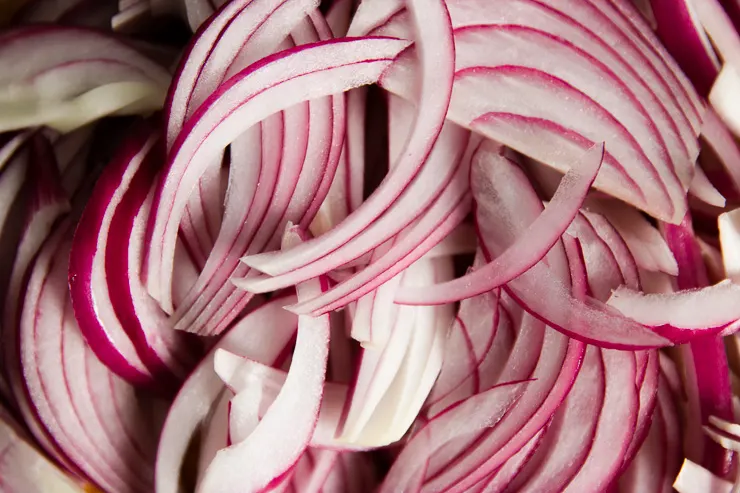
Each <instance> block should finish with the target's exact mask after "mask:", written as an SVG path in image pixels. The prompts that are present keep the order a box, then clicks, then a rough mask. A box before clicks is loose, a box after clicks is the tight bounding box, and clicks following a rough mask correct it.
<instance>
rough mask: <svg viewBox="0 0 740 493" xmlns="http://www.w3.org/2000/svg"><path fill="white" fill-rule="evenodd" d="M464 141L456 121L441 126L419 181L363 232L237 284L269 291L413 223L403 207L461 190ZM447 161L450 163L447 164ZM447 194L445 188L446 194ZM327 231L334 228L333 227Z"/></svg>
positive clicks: (367, 247) (365, 248)
mask: <svg viewBox="0 0 740 493" xmlns="http://www.w3.org/2000/svg"><path fill="white" fill-rule="evenodd" d="M466 144H467V132H465V131H464V130H463V129H461V128H460V127H457V126H456V125H452V124H450V125H446V126H445V127H444V128H443V129H442V132H441V133H440V135H439V137H438V139H437V142H436V143H435V146H434V148H433V149H432V151H431V153H430V154H429V157H428V159H427V161H426V163H425V164H424V167H423V168H422V169H421V170H420V171H419V174H418V175H417V180H419V183H420V184H423V185H419V186H416V187H409V188H408V189H407V190H406V191H405V192H404V193H402V194H401V196H400V197H399V198H398V200H397V201H396V202H395V203H394V204H393V205H392V206H390V207H389V209H388V210H387V211H386V213H385V214H383V215H382V216H381V217H379V218H378V219H377V220H376V221H375V222H374V223H373V224H371V225H369V226H368V227H367V228H366V229H365V230H364V231H363V232H361V233H359V234H357V235H356V236H355V237H354V238H352V239H350V240H349V241H347V242H346V243H345V244H343V245H342V246H340V247H339V248H337V249H335V250H334V251H333V252H331V255H325V256H324V257H322V258H320V259H318V260H316V261H313V262H311V263H310V264H308V265H306V266H304V267H299V268H297V269H294V270H291V271H290V272H287V273H285V274H283V275H281V276H275V277H271V278H252V279H247V280H244V281H239V282H238V285H239V287H241V288H242V289H246V290H248V291H251V292H255V293H262V292H269V291H274V290H276V289H280V288H283V287H286V286H291V285H293V284H295V283H296V282H300V281H301V280H304V279H307V278H311V277H313V276H315V275H318V274H319V273H325V272H328V271H330V270H331V269H335V268H338V267H341V266H342V265H344V264H346V263H348V262H350V261H352V260H355V259H356V258H357V257H359V256H360V255H363V254H366V253H367V252H369V251H370V250H371V249H373V248H376V247H378V246H380V245H381V244H382V243H383V242H384V241H386V239H387V238H388V237H389V236H388V235H390V236H393V235H395V234H397V233H399V232H401V230H402V229H403V228H404V227H406V226H407V225H409V224H410V223H413V221H414V219H415V218H414V217H413V216H409V215H408V213H407V211H409V210H411V209H413V208H414V207H418V210H419V211H422V213H423V212H426V211H425V209H428V208H430V207H431V206H432V204H434V203H435V202H436V201H438V200H440V198H441V193H444V192H442V190H445V189H447V188H450V189H452V188H455V189H456V192H457V194H458V195H462V194H463V193H464V183H463V182H462V180H461V178H463V174H467V173H465V171H466V169H467V168H466V165H467V163H466V162H464V159H463V154H464V151H465V146H466ZM450 163H454V164H453V165H451V164H450ZM449 194H450V193H449V192H448V193H447V195H449ZM402 215H405V216H407V218H406V219H400V218H401V216H402ZM331 231H334V229H332V230H331ZM430 233H431V231H428V232H426V234H430ZM332 234H333V233H332ZM426 234H425V236H426ZM268 255H269V254H268ZM253 258H261V256H258V257H246V258H245V259H244V261H245V262H246V263H247V264H251V263H252V259H253ZM258 268H259V267H258Z"/></svg>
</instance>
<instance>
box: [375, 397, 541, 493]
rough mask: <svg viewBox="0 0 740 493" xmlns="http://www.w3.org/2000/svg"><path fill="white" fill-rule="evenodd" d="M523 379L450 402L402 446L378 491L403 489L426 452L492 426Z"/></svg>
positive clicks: (421, 466) (386, 492) (422, 468)
mask: <svg viewBox="0 0 740 493" xmlns="http://www.w3.org/2000/svg"><path fill="white" fill-rule="evenodd" d="M526 388H527V382H511V383H505V384H500V385H498V386H496V387H493V388H492V389H490V390H488V391H486V392H483V393H481V394H478V395H476V396H473V397H470V398H469V399H467V400H464V401H462V402H460V403H457V404H454V405H452V406H450V407H449V408H447V409H445V410H444V411H443V412H442V413H440V414H439V415H437V416H436V417H435V418H434V419H433V420H432V421H430V422H429V423H427V424H426V425H425V426H424V427H423V428H421V429H420V430H419V431H418V432H417V433H416V434H415V435H414V437H413V438H412V440H411V441H410V442H409V443H408V444H407V445H406V446H405V447H404V448H403V450H402V452H401V454H400V455H399V457H398V458H397V459H396V461H395V462H394V465H393V467H392V468H391V470H390V472H389V473H388V475H387V476H386V477H385V480H384V481H383V484H382V485H381V487H380V492H381V493H392V492H397V491H407V488H408V487H409V486H410V484H409V483H410V482H412V481H413V480H414V478H415V477H416V476H417V475H419V474H420V475H421V477H422V478H423V475H424V472H425V469H426V467H427V464H428V461H429V458H430V456H431V455H432V454H433V453H434V452H435V451H436V450H438V449H439V448H440V447H442V446H444V445H445V443H447V442H449V441H451V440H454V439H455V438H457V437H460V436H462V435H466V434H469V433H475V432H478V431H480V430H484V429H486V428H487V427H490V426H492V425H493V424H495V423H496V421H498V420H499V419H501V417H502V416H504V415H505V414H506V413H507V412H510V409H511V405H512V404H513V402H515V400H516V397H517V396H519V395H521V393H522V392H523V391H524V390H525V389H526Z"/></svg>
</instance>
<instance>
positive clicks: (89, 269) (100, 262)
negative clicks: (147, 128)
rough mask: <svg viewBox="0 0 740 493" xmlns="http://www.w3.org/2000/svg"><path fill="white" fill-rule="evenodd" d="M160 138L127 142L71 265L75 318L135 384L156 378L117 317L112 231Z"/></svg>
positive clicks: (99, 351) (86, 219)
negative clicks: (110, 280)
mask: <svg viewBox="0 0 740 493" xmlns="http://www.w3.org/2000/svg"><path fill="white" fill-rule="evenodd" d="M156 142H157V138H156V136H155V135H150V136H149V138H146V136H145V132H142V135H141V138H138V139H135V140H134V141H133V142H130V143H127V145H126V147H125V151H124V152H122V153H121V154H120V156H119V158H118V159H117V160H116V161H115V162H113V163H112V164H111V165H110V166H109V167H108V168H107V172H106V173H104V174H103V176H102V177H101V179H100V180H98V182H97V185H96V187H95V190H94V191H93V194H92V196H91V197H90V200H89V202H88V205H87V206H86V207H85V211H84V212H83V214H82V217H81V218H80V221H79V223H78V226H77V229H76V233H75V237H74V240H73V243H72V252H71V254H70V262H69V288H70V295H71V297H72V306H73V307H74V310H75V317H76V318H77V321H78V323H79V324H80V330H81V331H82V333H83V335H84V336H85V339H86V340H87V341H88V344H89V345H90V348H91V349H93V351H95V354H96V355H97V356H98V358H99V359H100V360H101V361H102V362H103V363H105V364H106V365H107V366H108V367H109V368H110V369H111V370H112V371H114V372H115V373H116V374H118V375H119V376H121V377H122V378H124V379H126V380H128V381H129V382H131V383H132V384H134V385H145V384H148V383H151V382H152V380H153V376H152V374H151V372H150V369H149V368H147V365H146V363H145V362H144V361H142V358H141V356H140V355H139V354H138V353H137V349H136V347H134V344H133V342H132V340H131V336H130V335H129V334H128V333H127V328H126V327H125V326H124V325H123V324H122V323H121V321H120V320H119V319H118V317H117V316H116V313H115V310H114V308H113V304H112V302H111V295H110V293H109V287H108V285H107V281H106V272H105V256H106V247H107V244H108V241H109V238H108V235H109V229H110V224H111V221H112V218H113V215H114V214H115V212H116V208H117V206H118V205H119V204H120V202H121V201H122V199H123V195H124V194H125V193H126V190H127V189H128V188H129V186H130V184H131V181H132V180H133V179H134V177H135V175H136V174H137V172H138V171H139V168H141V167H142V166H144V167H146V166H152V164H153V163H152V162H151V160H147V157H148V156H150V155H153V154H154V153H153V152H152V148H153V147H154V145H155V144H156Z"/></svg>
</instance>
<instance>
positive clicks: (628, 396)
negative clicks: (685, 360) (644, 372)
mask: <svg viewBox="0 0 740 493" xmlns="http://www.w3.org/2000/svg"><path fill="white" fill-rule="evenodd" d="M602 358H603V361H604V372H605V379H606V390H605V396H604V404H603V407H602V410H601V414H600V416H599V424H598V426H597V428H596V434H595V435H594V440H593V442H592V445H591V450H590V451H589V456H588V457H587V458H586V460H585V462H584V463H583V466H582V467H581V468H580V470H579V471H578V474H577V475H576V476H575V477H574V478H573V479H572V480H571V481H570V483H568V487H567V488H566V489H565V491H573V492H578V491H584V490H592V489H595V490H599V489H603V488H605V487H607V486H608V485H609V484H610V483H611V481H612V480H613V479H614V478H615V477H616V475H617V474H618V473H619V472H620V471H621V468H622V462H623V460H624V458H625V455H626V454H627V452H628V450H629V445H630V442H631V441H632V436H633V434H634V432H635V424H636V421H637V412H638V407H639V402H638V395H637V391H636V389H634V387H633V390H631V391H626V389H628V388H629V385H630V383H631V382H634V379H635V366H634V356H632V355H631V354H629V353H625V352H620V351H610V350H602ZM630 363H631V364H630Z"/></svg>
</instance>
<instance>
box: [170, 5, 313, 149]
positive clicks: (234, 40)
mask: <svg viewBox="0 0 740 493" xmlns="http://www.w3.org/2000/svg"><path fill="white" fill-rule="evenodd" d="M316 4H317V2H316V1H315V0H261V1H252V0H242V1H237V2H229V3H228V6H226V7H224V8H223V9H222V10H221V11H219V13H218V14H217V15H215V16H214V17H212V18H211V19H210V20H209V21H208V22H207V23H206V24H205V26H204V27H203V28H202V29H201V30H200V31H199V33H198V36H196V37H195V39H194V41H193V42H192V44H191V45H190V47H189V48H188V50H187V53H186V56H185V57H184V58H183V63H182V65H181V66H180V68H179V70H178V73H177V75H176V76H175V80H174V83H173V84H172V86H171V88H170V94H169V96H168V104H167V134H166V137H167V149H168V150H169V149H171V148H172V145H173V144H174V143H175V140H176V139H177V136H178V135H179V134H180V132H182V130H183V126H184V125H185V123H186V121H187V120H188V119H189V118H190V117H191V116H192V115H193V113H194V112H195V111H196V110H197V109H198V107H199V106H200V105H201V104H202V103H203V102H204V101H205V100H206V98H207V97H208V96H209V95H210V94H211V93H212V92H213V91H214V90H215V89H216V88H217V87H218V86H219V85H220V84H221V83H222V82H223V81H224V80H226V78H227V77H226V73H227V72H228V71H229V68H230V67H231V66H232V64H235V62H236V61H237V59H238V58H239V57H241V58H242V60H243V63H236V65H237V67H236V68H237V70H241V69H243V68H245V67H247V66H248V65H249V64H250V63H251V62H254V61H256V60H258V59H259V58H261V57H263V56H266V55H268V54H270V53H271V52H272V51H273V49H274V48H276V47H277V46H278V44H279V43H280V42H281V41H283V39H284V38H285V37H286V36H287V35H288V34H289V33H290V31H291V30H292V29H293V27H295V26H296V25H297V24H298V23H299V22H300V21H301V20H302V19H303V16H304V14H305V13H307V12H308V11H309V10H310V9H312V8H315V7H316ZM245 55H248V56H249V60H246V59H244V56H245ZM242 60H240V62H242ZM232 74H233V72H232Z"/></svg>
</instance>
